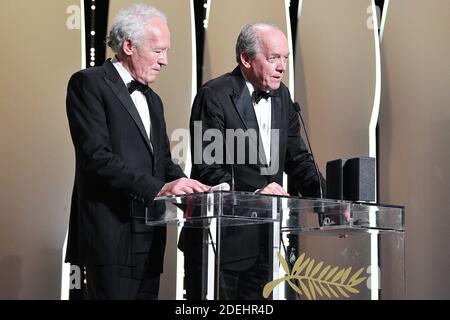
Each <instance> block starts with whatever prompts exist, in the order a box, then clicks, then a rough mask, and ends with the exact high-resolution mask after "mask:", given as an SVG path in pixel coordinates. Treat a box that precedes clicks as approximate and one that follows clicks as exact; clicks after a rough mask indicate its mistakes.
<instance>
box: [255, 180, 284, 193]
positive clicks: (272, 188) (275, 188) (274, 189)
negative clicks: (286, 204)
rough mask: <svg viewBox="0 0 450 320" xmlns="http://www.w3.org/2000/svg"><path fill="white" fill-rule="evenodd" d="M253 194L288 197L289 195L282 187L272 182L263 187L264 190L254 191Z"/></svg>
mask: <svg viewBox="0 0 450 320" xmlns="http://www.w3.org/2000/svg"><path fill="white" fill-rule="evenodd" d="M255 193H261V194H274V195H278V196H289V193H287V192H286V190H284V189H283V187H282V186H280V185H279V184H278V183H276V182H272V183H270V184H268V185H267V186H265V187H264V188H261V189H258V190H256V191H255Z"/></svg>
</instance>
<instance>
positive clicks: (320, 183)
mask: <svg viewBox="0 0 450 320" xmlns="http://www.w3.org/2000/svg"><path fill="white" fill-rule="evenodd" d="M293 107H294V110H295V112H297V114H298V115H299V117H300V121H301V122H302V126H303V130H304V131H305V136H306V142H307V143H308V148H309V153H310V154H311V158H312V160H313V162H314V168H315V169H316V174H317V178H318V179H319V189H320V199H323V189H322V179H321V177H320V173H319V168H317V163H316V159H314V154H313V151H312V148H311V144H310V143H309V137H308V131H306V127H305V122H304V121H303V117H302V113H301V110H300V105H299V104H298V102H294V104H293Z"/></svg>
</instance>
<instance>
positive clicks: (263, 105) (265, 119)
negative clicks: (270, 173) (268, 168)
mask: <svg viewBox="0 0 450 320" xmlns="http://www.w3.org/2000/svg"><path fill="white" fill-rule="evenodd" d="M245 83H246V85H247V88H248V91H250V96H252V95H253V91H255V88H254V87H253V85H252V84H251V83H250V82H249V81H245ZM271 99H272V98H270V97H269V98H268V99H261V100H259V102H258V103H255V101H254V100H253V99H252V103H253V109H254V110H255V115H256V120H257V121H258V127H259V135H260V136H261V140H262V145H263V148H264V154H265V156H266V159H267V162H268V163H267V164H270V140H271V139H270V129H271V128H272V101H271Z"/></svg>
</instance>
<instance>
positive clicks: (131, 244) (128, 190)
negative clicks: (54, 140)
mask: <svg viewBox="0 0 450 320" xmlns="http://www.w3.org/2000/svg"><path fill="white" fill-rule="evenodd" d="M146 98H147V102H148V105H149V111H150V117H151V135H150V136H151V140H152V141H149V138H148V136H147V134H146V132H145V129H144V125H143V123H142V120H141V118H140V116H139V113H138V111H137V109H136V107H135V105H134V103H133V101H132V100H131V97H130V95H129V93H128V90H127V87H126V85H125V84H124V82H123V80H122V79H121V77H120V75H119V73H118V72H117V70H116V69H115V67H114V66H113V64H112V63H111V61H110V60H108V61H106V62H105V63H104V64H103V66H99V67H94V68H89V69H86V70H82V71H79V72H77V73H75V74H74V75H73V76H72V77H71V79H70V81H69V84H68V89H67V101H66V103H67V115H68V119H69V126H70V133H71V136H72V140H73V144H74V147H75V156H76V172H75V182H74V189H73V194H72V205H71V213H70V225H69V237H68V246H67V254H66V261H67V262H71V263H74V264H96V265H105V264H119V265H129V266H132V265H135V264H136V263H137V262H139V261H138V260H139V259H140V258H138V257H142V258H145V255H142V254H141V255H139V253H146V252H151V253H153V258H154V259H155V263H156V264H157V265H159V266H160V267H161V268H162V257H163V253H164V246H165V229H164V228H151V227H147V226H145V224H144V220H143V219H142V218H143V217H144V210H145V207H148V208H149V213H150V214H154V215H158V214H161V213H163V211H164V208H162V207H161V206H158V207H157V206H156V205H155V204H153V203H152V202H153V199H154V197H155V196H156V195H157V194H158V192H159V190H160V189H161V188H162V186H163V185H164V184H165V183H166V182H169V181H173V180H175V179H178V178H180V177H183V176H184V174H183V172H182V170H181V168H180V167H179V166H178V165H175V164H174V163H173V162H172V160H171V154H170V149H169V140H168V138H167V134H166V125H165V121H164V114H163V105H162V102H161V99H160V98H159V96H158V95H157V94H156V93H154V92H153V91H152V90H149V92H148V93H147V94H146Z"/></svg>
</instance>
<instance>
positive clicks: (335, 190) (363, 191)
mask: <svg viewBox="0 0 450 320" xmlns="http://www.w3.org/2000/svg"><path fill="white" fill-rule="evenodd" d="M375 166H376V162H375V158H370V157H357V158H351V159H337V160H333V161H328V162H327V173H326V176H327V198H329V199H340V200H350V201H375V200H376V199H375V179H376V171H375V170H376V169H375Z"/></svg>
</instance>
